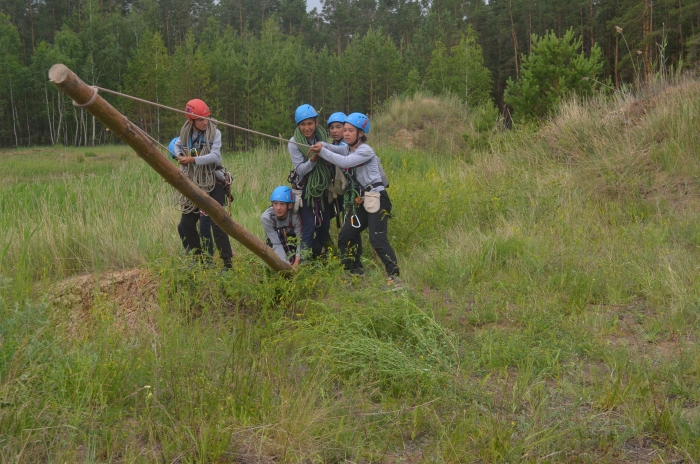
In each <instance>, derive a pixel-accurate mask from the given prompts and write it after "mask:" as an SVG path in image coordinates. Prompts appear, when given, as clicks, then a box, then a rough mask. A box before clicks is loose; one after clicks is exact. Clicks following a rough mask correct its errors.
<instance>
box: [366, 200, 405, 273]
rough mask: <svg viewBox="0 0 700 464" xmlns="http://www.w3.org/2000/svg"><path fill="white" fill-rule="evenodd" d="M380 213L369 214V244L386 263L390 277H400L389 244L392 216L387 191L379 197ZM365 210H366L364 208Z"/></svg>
mask: <svg viewBox="0 0 700 464" xmlns="http://www.w3.org/2000/svg"><path fill="white" fill-rule="evenodd" d="M379 204H380V207H379V211H377V212H376V213H368V214H367V215H368V219H367V222H368V226H369V243H371V244H372V247H373V248H374V249H375V251H376V252H377V255H379V259H381V260H382V263H384V267H385V268H386V273H387V274H388V275H389V276H397V275H399V266H398V262H397V260H396V253H394V249H393V248H392V247H391V245H390V244H389V237H388V229H389V217H390V216H391V200H390V199H389V195H388V193H387V192H386V190H383V191H382V192H381V194H380V197H379ZM363 209H364V208H363Z"/></svg>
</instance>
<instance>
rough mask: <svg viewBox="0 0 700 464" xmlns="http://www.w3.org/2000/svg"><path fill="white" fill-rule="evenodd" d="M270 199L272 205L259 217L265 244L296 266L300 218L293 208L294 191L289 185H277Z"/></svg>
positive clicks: (299, 254) (298, 261) (299, 260)
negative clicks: (265, 237)
mask: <svg viewBox="0 0 700 464" xmlns="http://www.w3.org/2000/svg"><path fill="white" fill-rule="evenodd" d="M270 201H271V202H272V206H270V207H269V208H267V209H266V210H265V212H264V213H263V214H262V217H261V218H260V220H261V221H262V226H263V229H264V230H265V235H266V236H267V245H268V246H269V247H270V248H272V249H273V250H274V251H275V253H276V254H277V256H279V257H280V259H282V260H284V261H288V262H289V263H290V264H291V265H292V267H293V268H296V267H297V266H298V265H299V263H300V262H301V253H300V251H301V250H300V242H301V240H300V239H301V218H300V217H299V214H297V213H295V212H294V210H293V206H294V201H295V198H294V192H292V189H291V188H289V187H285V186H279V187H277V188H276V189H275V190H273V191H272V195H270ZM290 239H292V240H290Z"/></svg>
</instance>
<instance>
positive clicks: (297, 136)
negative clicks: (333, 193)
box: [294, 124, 331, 209]
mask: <svg viewBox="0 0 700 464" xmlns="http://www.w3.org/2000/svg"><path fill="white" fill-rule="evenodd" d="M314 136H315V137H316V140H318V141H319V142H325V141H326V140H328V133H327V132H326V129H325V128H324V127H323V126H322V125H320V124H319V125H317V126H316V132H315V134H314ZM294 141H295V142H296V143H297V144H298V145H305V146H309V142H308V140H307V139H306V137H305V136H304V134H302V133H301V129H299V126H297V128H296V129H295V130H294ZM330 181H331V171H330V170H329V169H328V164H327V163H326V162H325V161H324V160H320V162H318V163H316V166H315V167H314V168H313V169H312V170H311V172H310V173H308V174H307V175H306V190H305V193H304V200H305V201H306V204H307V205H310V204H312V203H313V201H314V198H320V197H322V196H323V195H324V194H325V193H326V189H327V188H328V184H329V183H330ZM323 204H324V202H321V209H324V206H323Z"/></svg>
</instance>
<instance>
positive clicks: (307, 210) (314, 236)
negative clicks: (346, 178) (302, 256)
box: [299, 195, 333, 257]
mask: <svg viewBox="0 0 700 464" xmlns="http://www.w3.org/2000/svg"><path fill="white" fill-rule="evenodd" d="M321 203H322V204H323V210H321V212H320V214H322V215H323V218H322V219H321V220H320V224H319V227H316V215H315V213H314V205H313V203H312V204H311V205H307V204H306V199H304V206H302V207H301V208H299V217H300V218H301V246H302V249H310V250H311V254H312V255H313V256H314V257H316V256H319V255H320V254H321V251H322V249H323V246H324V245H325V244H326V240H327V239H328V235H329V233H330V230H331V216H332V215H333V205H331V204H328V199H327V197H326V196H325V195H324V196H323V197H321Z"/></svg>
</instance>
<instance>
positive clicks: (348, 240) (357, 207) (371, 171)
mask: <svg viewBox="0 0 700 464" xmlns="http://www.w3.org/2000/svg"><path fill="white" fill-rule="evenodd" d="M343 129H344V139H345V143H346V144H347V145H342V146H336V145H331V144H329V143H323V142H318V143H316V144H314V145H313V146H312V147H311V150H312V151H313V152H314V155H318V156H320V157H321V158H322V159H325V160H327V161H329V162H331V163H333V164H335V165H336V166H338V167H340V168H341V169H348V170H349V177H350V182H351V184H350V186H349V188H348V193H347V194H346V195H347V197H348V201H346V203H347V204H348V206H349V210H350V211H348V214H346V216H345V222H344V223H343V227H342V228H341V230H340V234H339V235H338V249H339V251H340V254H341V257H342V260H343V265H344V266H345V268H346V269H347V270H348V271H350V272H351V273H354V274H360V275H362V274H364V269H363V266H362V261H361V260H360V255H359V254H358V248H359V244H360V243H361V241H362V238H361V233H362V231H363V230H365V229H369V242H370V243H371V244H372V247H373V248H374V250H375V251H376V252H377V255H378V256H379V259H381V261H382V263H383V264H384V267H385V269H386V273H387V275H388V277H389V280H388V282H387V285H386V287H385V289H386V290H399V289H401V288H402V286H401V281H400V279H399V266H398V262H397V259H396V253H395V252H394V249H393V248H392V247H391V245H390V244H389V237H388V221H389V218H390V217H391V200H390V199H389V194H388V192H387V190H386V188H387V187H388V181H387V180H386V175H385V174H384V169H382V165H381V162H380V161H379V158H378V157H377V155H376V154H375V153H374V150H372V147H370V146H369V145H367V143H366V142H367V134H369V132H370V122H369V119H368V118H367V116H365V115H364V114H362V113H352V114H350V115H349V116H347V117H346V118H345V124H344V128H343Z"/></svg>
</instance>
